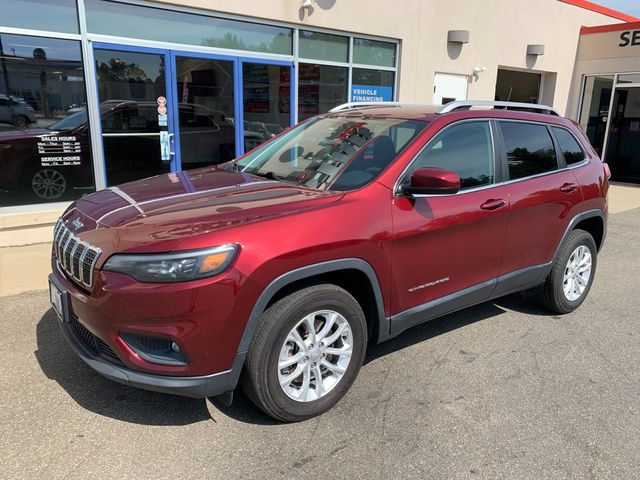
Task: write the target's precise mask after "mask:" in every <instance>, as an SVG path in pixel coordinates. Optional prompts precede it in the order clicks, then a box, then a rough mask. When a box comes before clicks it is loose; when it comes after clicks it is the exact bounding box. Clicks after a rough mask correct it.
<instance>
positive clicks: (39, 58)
mask: <svg viewBox="0 0 640 480" xmlns="http://www.w3.org/2000/svg"><path fill="white" fill-rule="evenodd" d="M93 190H94V181H93V168H92V161H91V142H90V137H89V125H88V123H87V114H86V90H85V81H84V74H83V67H82V57H81V53H80V42H78V41H74V40H59V39H52V38H42V37H29V36H24V35H7V34H0V206H8V205H20V204H28V203H41V202H55V201H65V200H71V199H74V198H78V197H79V196H80V195H82V194H83V193H88V192H90V191H93Z"/></svg>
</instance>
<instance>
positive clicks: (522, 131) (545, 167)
mask: <svg viewBox="0 0 640 480" xmlns="http://www.w3.org/2000/svg"><path fill="white" fill-rule="evenodd" d="M499 124H500V129H501V130H502V136H503V138H504V143H505V147H506V148H505V150H506V152H507V162H508V165H509V178H510V179H511V180H515V179H518V178H524V177H531V176H533V175H540V174H542V173H547V172H552V171H554V170H557V169H558V159H557V157H556V150H555V148H554V146H553V140H552V139H551V135H550V134H549V131H548V130H547V127H546V126H545V125H539V124H535V123H523V122H504V121H502V122H499Z"/></svg>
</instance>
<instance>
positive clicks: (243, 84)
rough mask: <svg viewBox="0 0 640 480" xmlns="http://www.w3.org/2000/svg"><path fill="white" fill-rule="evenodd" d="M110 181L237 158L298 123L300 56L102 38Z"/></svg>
mask: <svg viewBox="0 0 640 480" xmlns="http://www.w3.org/2000/svg"><path fill="white" fill-rule="evenodd" d="M94 55H95V59H96V68H97V77H98V93H99V97H100V108H101V120H102V121H101V124H102V125H101V126H102V141H103V150H104V158H105V170H106V175H107V178H106V181H107V185H117V184H119V183H124V182H129V181H132V180H137V179H140V178H145V177H149V176H152V175H158V174H162V173H167V172H175V171H178V170H188V169H193V168H199V167H206V166H209V165H217V164H220V163H224V162H228V161H229V160H233V159H234V158H235V157H237V156H240V155H242V154H243V153H244V152H245V151H248V150H251V149H253V148H255V147H256V146H257V145H259V144H261V143H263V142H265V141H267V140H269V139H270V138H272V137H274V136H275V135H277V134H278V133H280V132H281V131H283V130H284V129H285V128H288V127H289V126H291V124H292V123H293V118H294V117H293V108H292V105H293V103H292V102H293V94H292V92H295V82H294V78H295V76H294V75H292V70H293V64H292V62H280V61H272V60H260V59H243V58H240V57H230V56H222V55H210V54H204V53H194V52H178V51H169V50H158V49H150V48H140V47H127V46H116V45H108V44H96V46H95V50H94Z"/></svg>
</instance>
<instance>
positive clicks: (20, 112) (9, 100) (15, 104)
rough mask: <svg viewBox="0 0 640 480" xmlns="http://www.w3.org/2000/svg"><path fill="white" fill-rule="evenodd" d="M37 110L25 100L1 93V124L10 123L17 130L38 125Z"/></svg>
mask: <svg viewBox="0 0 640 480" xmlns="http://www.w3.org/2000/svg"><path fill="white" fill-rule="evenodd" d="M36 121H37V118H36V112H35V110H34V109H33V108H32V107H31V106H30V105H29V104H28V103H27V102H25V101H24V100H21V99H18V98H15V97H12V96H10V95H5V94H2V93H0V123H9V124H11V125H13V126H15V127H17V128H21V127H28V126H29V125H30V124H32V123H36Z"/></svg>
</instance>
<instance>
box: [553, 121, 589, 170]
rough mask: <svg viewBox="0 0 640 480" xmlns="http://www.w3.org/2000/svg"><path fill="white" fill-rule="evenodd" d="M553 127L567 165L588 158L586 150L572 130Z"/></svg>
mask: <svg viewBox="0 0 640 480" xmlns="http://www.w3.org/2000/svg"><path fill="white" fill-rule="evenodd" d="M552 129H553V134H554V135H555V136H556V140H557V141H558V146H559V147H560V151H561V152H562V155H563V156H564V159H565V161H566V162H567V165H573V164H575V163H580V162H582V161H583V160H584V159H585V158H586V155H585V153H584V150H583V149H582V147H581V146H580V144H579V143H578V140H576V137H574V136H573V135H572V134H571V132H569V131H568V130H565V129H564V128H559V127H552Z"/></svg>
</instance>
